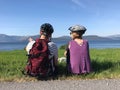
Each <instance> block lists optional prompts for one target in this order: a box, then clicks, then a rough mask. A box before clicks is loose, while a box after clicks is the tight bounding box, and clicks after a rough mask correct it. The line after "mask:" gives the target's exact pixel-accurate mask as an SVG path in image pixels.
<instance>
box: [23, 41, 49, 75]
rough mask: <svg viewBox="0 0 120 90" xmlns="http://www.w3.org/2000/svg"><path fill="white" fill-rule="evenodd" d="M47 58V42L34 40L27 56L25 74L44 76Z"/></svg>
mask: <svg viewBox="0 0 120 90" xmlns="http://www.w3.org/2000/svg"><path fill="white" fill-rule="evenodd" d="M48 56H49V49H48V42H47V41H46V40H45V39H36V41H35V43H34V44H33V46H32V48H31V50H30V52H29V55H28V64H27V66H26V68H25V70H26V73H27V74H28V75H30V76H39V75H41V76H45V75H46V74H47V72H48V68H49V66H48V65H49V58H48Z"/></svg>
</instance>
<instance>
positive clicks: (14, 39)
mask: <svg viewBox="0 0 120 90" xmlns="http://www.w3.org/2000/svg"><path fill="white" fill-rule="evenodd" d="M29 37H32V38H34V39H36V38H38V37H39V35H34V36H9V35H5V34H0V42H27V41H28V38H29ZM83 38H84V39H87V40H89V41H91V40H92V41H96V40H97V41H108V40H120V35H112V36H107V37H100V36H97V35H87V36H83ZM52 40H53V41H58V42H59V41H69V40H71V38H70V36H61V37H57V38H52Z"/></svg>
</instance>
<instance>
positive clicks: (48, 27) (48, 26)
mask: <svg viewBox="0 0 120 90" xmlns="http://www.w3.org/2000/svg"><path fill="white" fill-rule="evenodd" d="M40 31H42V32H45V33H46V34H52V33H53V32H54V29H53V26H52V25H51V24H49V23H44V24H42V25H41V27H40Z"/></svg>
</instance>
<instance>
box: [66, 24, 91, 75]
mask: <svg viewBox="0 0 120 90" xmlns="http://www.w3.org/2000/svg"><path fill="white" fill-rule="evenodd" d="M69 30H70V35H71V38H72V40H71V41H70V42H69V44H68V48H67V49H66V51H65V53H64V54H65V55H66V57H67V65H69V66H67V67H68V68H67V69H68V72H70V73H72V74H77V75H78V74H86V73H90V72H91V60H90V55H89V44H88V41H87V40H84V39H82V35H83V34H84V33H85V31H86V28H85V27H84V26H82V25H74V26H72V27H70V28H69Z"/></svg>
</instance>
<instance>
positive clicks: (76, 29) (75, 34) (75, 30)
mask: <svg viewBox="0 0 120 90" xmlns="http://www.w3.org/2000/svg"><path fill="white" fill-rule="evenodd" d="M68 30H70V31H71V32H70V34H71V37H72V39H75V38H82V35H83V34H84V33H85V31H86V30H87V29H86V28H85V27H84V26H82V25H74V26H71V27H70V28H69V29H68Z"/></svg>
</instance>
